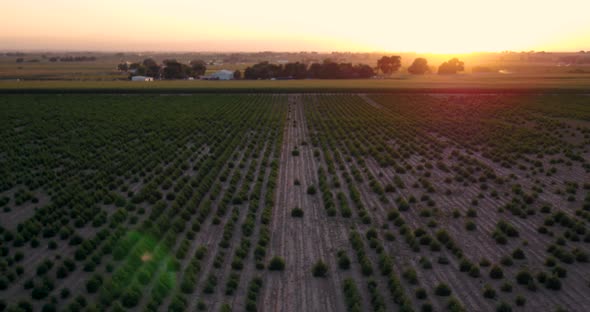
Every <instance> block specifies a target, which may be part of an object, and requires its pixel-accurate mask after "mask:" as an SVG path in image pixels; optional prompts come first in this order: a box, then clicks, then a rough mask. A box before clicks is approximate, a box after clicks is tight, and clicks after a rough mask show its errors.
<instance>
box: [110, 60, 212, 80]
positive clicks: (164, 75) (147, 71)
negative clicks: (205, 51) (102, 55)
mask: <svg viewBox="0 0 590 312" xmlns="http://www.w3.org/2000/svg"><path fill="white" fill-rule="evenodd" d="M117 69H118V70H120V71H125V72H132V74H133V75H138V76H148V77H154V78H156V79H187V78H189V77H199V76H202V75H204V74H205V72H206V71H207V66H206V65H205V61H203V60H192V61H191V62H190V63H189V64H184V63H180V62H178V61H177V60H175V59H169V60H164V61H162V64H158V62H156V61H155V60H154V59H152V58H147V59H145V60H143V61H142V62H136V63H131V64H128V63H121V64H119V65H117Z"/></svg>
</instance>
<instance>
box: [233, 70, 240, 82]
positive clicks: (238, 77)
mask: <svg viewBox="0 0 590 312" xmlns="http://www.w3.org/2000/svg"><path fill="white" fill-rule="evenodd" d="M234 79H235V80H240V79H242V72H241V71H239V70H236V71H235V72H234Z"/></svg>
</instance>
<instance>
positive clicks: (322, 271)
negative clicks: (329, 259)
mask: <svg viewBox="0 0 590 312" xmlns="http://www.w3.org/2000/svg"><path fill="white" fill-rule="evenodd" d="M311 272H312V274H313V276H314V277H326V276H327V275H328V265H326V264H325V263H324V262H323V261H322V260H319V261H318V262H316V263H315V264H314V265H313V267H312V269H311Z"/></svg>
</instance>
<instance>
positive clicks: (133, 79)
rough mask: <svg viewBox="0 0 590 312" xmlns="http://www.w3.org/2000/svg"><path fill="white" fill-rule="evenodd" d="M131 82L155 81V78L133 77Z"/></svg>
mask: <svg viewBox="0 0 590 312" xmlns="http://www.w3.org/2000/svg"><path fill="white" fill-rule="evenodd" d="M131 81H154V78H152V77H146V76H133V77H131Z"/></svg>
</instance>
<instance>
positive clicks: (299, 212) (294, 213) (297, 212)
mask: <svg viewBox="0 0 590 312" xmlns="http://www.w3.org/2000/svg"><path fill="white" fill-rule="evenodd" d="M291 217H293V218H303V209H301V208H299V207H295V208H293V209H292V210H291Z"/></svg>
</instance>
